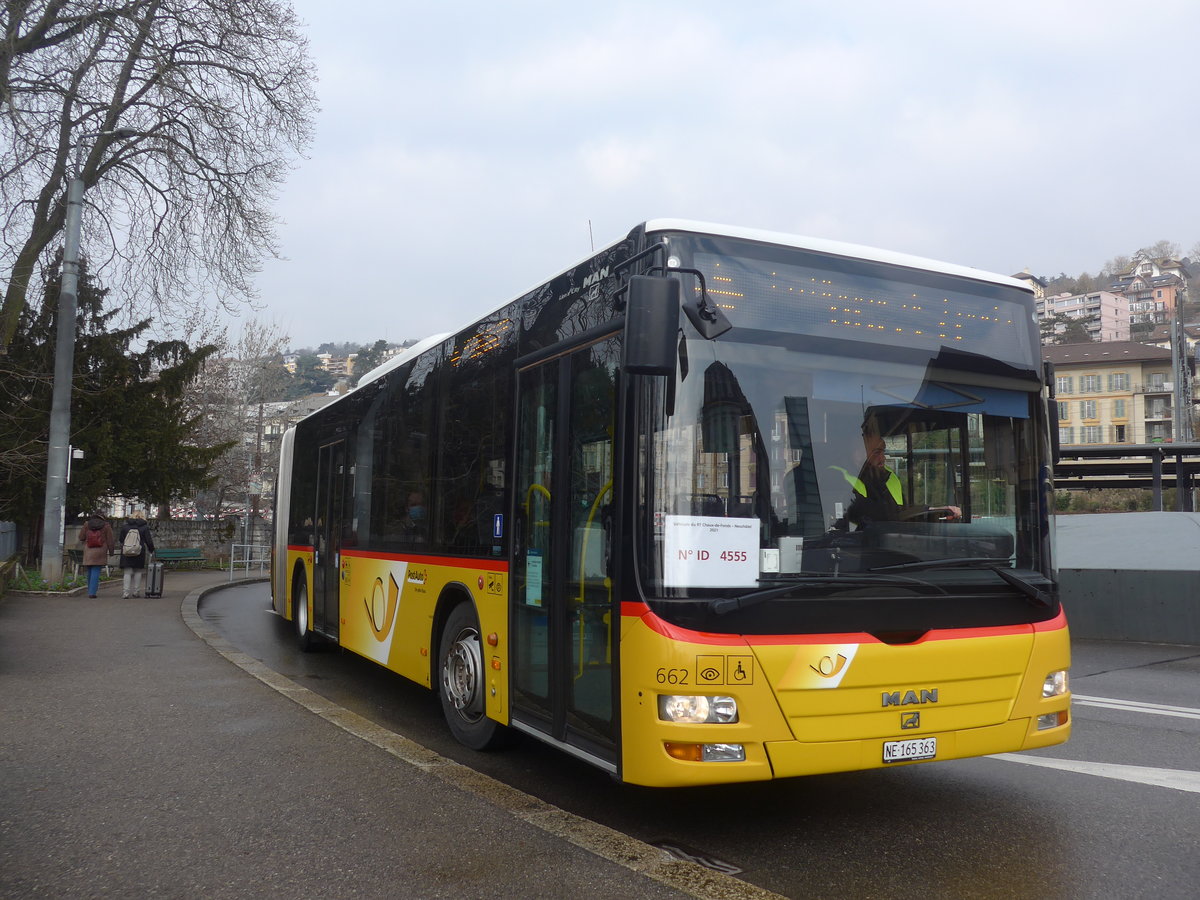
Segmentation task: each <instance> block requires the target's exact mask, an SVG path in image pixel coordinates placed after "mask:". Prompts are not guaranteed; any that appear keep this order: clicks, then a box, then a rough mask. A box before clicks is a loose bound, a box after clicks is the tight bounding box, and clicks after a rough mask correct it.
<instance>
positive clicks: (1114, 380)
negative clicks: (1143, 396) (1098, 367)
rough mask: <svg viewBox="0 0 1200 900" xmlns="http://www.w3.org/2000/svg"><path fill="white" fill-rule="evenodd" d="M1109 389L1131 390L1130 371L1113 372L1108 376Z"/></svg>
mask: <svg viewBox="0 0 1200 900" xmlns="http://www.w3.org/2000/svg"><path fill="white" fill-rule="evenodd" d="M1108 389H1109V390H1110V391H1127V390H1129V373H1128V372H1112V373H1110V374H1109V376H1108Z"/></svg>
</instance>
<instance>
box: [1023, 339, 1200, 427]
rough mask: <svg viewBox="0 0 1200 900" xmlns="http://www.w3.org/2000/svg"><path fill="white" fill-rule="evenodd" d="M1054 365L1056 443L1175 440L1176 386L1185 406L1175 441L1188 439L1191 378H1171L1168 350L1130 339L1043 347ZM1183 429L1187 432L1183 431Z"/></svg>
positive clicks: (1189, 374)
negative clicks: (1182, 395)
mask: <svg viewBox="0 0 1200 900" xmlns="http://www.w3.org/2000/svg"><path fill="white" fill-rule="evenodd" d="M1042 358H1043V359H1044V360H1046V361H1047V362H1051V363H1053V364H1054V373H1055V393H1056V395H1057V397H1058V433H1059V442H1060V443H1061V444H1063V445H1064V446H1067V445H1072V444H1152V443H1159V442H1165V441H1171V440H1174V439H1175V422H1174V403H1175V390H1176V388H1179V389H1180V390H1183V391H1184V396H1185V397H1186V398H1187V400H1188V404H1189V408H1188V409H1186V410H1185V416H1186V419H1187V421H1186V422H1184V423H1181V425H1182V428H1181V429H1180V436H1179V438H1178V439H1179V440H1191V439H1192V437H1191V434H1190V430H1191V429H1190V422H1191V418H1192V416H1191V412H1190V402H1191V400H1190V397H1191V390H1190V380H1191V377H1192V375H1193V374H1194V373H1192V372H1191V371H1190V366H1189V371H1188V373H1187V375H1186V378H1187V380H1188V382H1189V383H1188V384H1178V385H1177V384H1176V383H1175V381H1174V380H1173V379H1172V377H1171V351H1170V350H1167V349H1163V348H1161V347H1151V346H1148V345H1146V344H1139V343H1136V342H1131V341H1113V342H1108V343H1086V344H1055V345H1050V346H1045V347H1042ZM1185 434H1186V436H1185Z"/></svg>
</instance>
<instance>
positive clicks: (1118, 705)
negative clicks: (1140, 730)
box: [1071, 694, 1200, 719]
mask: <svg viewBox="0 0 1200 900" xmlns="http://www.w3.org/2000/svg"><path fill="white" fill-rule="evenodd" d="M1071 703H1072V704H1075V703H1078V704H1079V705H1080V706H1096V707H1099V708H1101V709H1120V710H1124V711H1125V712H1140V713H1147V714H1149V715H1152V716H1174V717H1175V718H1178V719H1200V709H1193V708H1191V707H1188V706H1165V705H1163V704H1161V703H1141V702H1139V701H1137V700H1116V699H1114V698H1111V697H1088V696H1085V695H1084V694H1072V695H1071Z"/></svg>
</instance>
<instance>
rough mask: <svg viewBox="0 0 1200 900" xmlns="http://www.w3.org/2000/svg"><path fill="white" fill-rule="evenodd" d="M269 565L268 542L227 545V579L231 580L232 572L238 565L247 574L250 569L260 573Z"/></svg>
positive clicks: (269, 552)
mask: <svg viewBox="0 0 1200 900" xmlns="http://www.w3.org/2000/svg"><path fill="white" fill-rule="evenodd" d="M270 566H271V545H270V544H230V545H229V580H230V581H233V573H234V571H236V570H237V569H238V568H239V567H240V568H241V570H242V571H244V572H245V573H246V574H247V575H248V574H250V571H251V569H257V570H258V573H259V574H260V575H261V574H263V573H265V572H266V571H267V570H268V569H269V568H270Z"/></svg>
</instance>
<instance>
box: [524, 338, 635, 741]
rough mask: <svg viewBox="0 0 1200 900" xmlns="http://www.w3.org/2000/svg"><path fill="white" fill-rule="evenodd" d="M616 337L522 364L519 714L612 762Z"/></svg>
mask: <svg viewBox="0 0 1200 900" xmlns="http://www.w3.org/2000/svg"><path fill="white" fill-rule="evenodd" d="M619 356H620V338H618V337H610V338H606V339H603V340H600V341H598V342H596V343H592V344H589V345H587V346H585V347H581V348H578V349H576V350H574V351H573V352H571V353H569V354H564V355H562V356H558V357H555V358H554V359H551V360H549V361H547V362H542V363H540V364H536V365H532V366H529V367H527V368H524V369H522V370H520V372H519V373H518V388H517V398H518V400H517V403H518V413H517V456H516V473H515V478H514V490H515V495H514V502H515V504H516V516H515V519H516V522H515V526H516V535H515V536H516V540H515V541H514V542H513V553H514V556H513V560H512V567H511V569H510V571H511V572H512V576H513V577H512V601H513V609H512V629H513V642H512V643H513V715H514V720H515V721H516V722H517V723H519V725H520V726H521V727H522V728H524V729H526V730H529V729H532V730H535V731H537V732H540V733H542V734H545V735H546V736H547V737H549V738H550V739H551V740H552V741H554V742H556V743H561V744H565V745H569V746H571V747H575V748H578V749H579V750H582V751H584V752H585V753H586V754H587V755H589V756H593V757H596V758H598V759H600V760H604V761H608V762H610V763H611V762H614V761H615V757H616V749H615V748H616V733H615V710H614V701H613V698H614V696H615V671H616V669H615V666H616V658H615V657H616V653H615V635H616V633H615V628H616V626H617V624H618V622H619V619H618V617H617V614H616V610H615V608H614V599H613V590H612V581H611V579H610V577H609V573H610V567H611V555H612V549H613V548H611V547H610V546H609V534H610V527H609V525H610V522H609V514H610V511H611V508H612V503H613V484H612V473H613V451H614V446H615V444H614V439H613V438H614V429H615V420H616V416H615V408H616V378H617V365H618V361H619Z"/></svg>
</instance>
